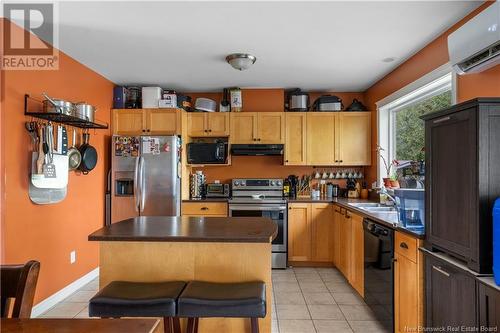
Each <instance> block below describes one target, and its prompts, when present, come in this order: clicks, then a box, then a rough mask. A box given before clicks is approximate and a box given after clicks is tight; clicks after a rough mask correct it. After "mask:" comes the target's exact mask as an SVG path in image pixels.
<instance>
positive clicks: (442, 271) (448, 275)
mask: <svg viewBox="0 0 500 333" xmlns="http://www.w3.org/2000/svg"><path fill="white" fill-rule="evenodd" d="M432 269H434V270H436V271H438V272H439V273H441V274H443V275H445V276H447V277H450V273H448V272H446V271H445V270H443V269H442V268H441V267H437V266H434V265H432Z"/></svg>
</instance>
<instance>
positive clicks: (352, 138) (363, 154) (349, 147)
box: [335, 112, 371, 165]
mask: <svg viewBox="0 0 500 333" xmlns="http://www.w3.org/2000/svg"><path fill="white" fill-rule="evenodd" d="M336 133H338V135H337V136H336V139H337V140H336V146H335V151H336V153H335V155H336V156H335V162H336V163H338V164H340V165H371V112H339V114H338V121H337V124H336Z"/></svg>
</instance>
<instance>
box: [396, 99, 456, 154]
mask: <svg viewBox="0 0 500 333" xmlns="http://www.w3.org/2000/svg"><path fill="white" fill-rule="evenodd" d="M449 106H451V90H447V91H445V92H442V93H440V94H439V95H435V96H432V97H429V98H427V99H424V100H423V101H420V102H417V103H415V104H413V105H409V106H405V107H403V108H401V109H399V110H397V111H392V113H393V114H392V115H391V121H392V122H393V124H392V127H393V128H394V131H393V138H392V140H391V141H392V142H393V143H394V151H393V154H392V155H393V158H394V159H396V160H411V161H421V160H423V159H424V158H425V154H424V150H423V148H424V144H425V140H424V122H423V121H422V120H421V119H420V117H421V116H423V115H424V114H427V113H430V112H433V111H437V110H440V109H444V108H446V107H449Z"/></svg>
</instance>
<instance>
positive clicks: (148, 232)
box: [88, 216, 278, 243]
mask: <svg viewBox="0 0 500 333" xmlns="http://www.w3.org/2000/svg"><path fill="white" fill-rule="evenodd" d="M277 233H278V227H277V225H276V224H275V223H273V222H272V220H271V219H269V218H263V217H181V216H140V217H135V218H131V219H127V220H123V221H120V222H117V223H113V224H112V225H110V226H107V227H104V228H101V229H99V230H97V231H95V232H93V233H92V234H90V235H89V237H88V240H89V241H111V242H113V241H115V242H117V241H134V242H222V243H271V241H272V240H273V239H274V238H275V237H276V235H277Z"/></svg>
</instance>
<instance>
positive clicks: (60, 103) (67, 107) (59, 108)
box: [42, 93, 75, 116]
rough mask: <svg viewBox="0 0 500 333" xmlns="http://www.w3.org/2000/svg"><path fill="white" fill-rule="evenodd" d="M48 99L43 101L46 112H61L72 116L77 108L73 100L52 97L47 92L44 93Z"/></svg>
mask: <svg viewBox="0 0 500 333" xmlns="http://www.w3.org/2000/svg"><path fill="white" fill-rule="evenodd" d="M42 95H43V97H45V98H46V99H45V100H44V101H43V102H42V103H43V112H45V113H60V114H65V115H67V116H70V115H72V114H73V111H74V110H75V105H74V104H73V103H71V102H68V101H65V100H62V99H54V98H50V97H49V96H48V95H47V94H46V93H42Z"/></svg>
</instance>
